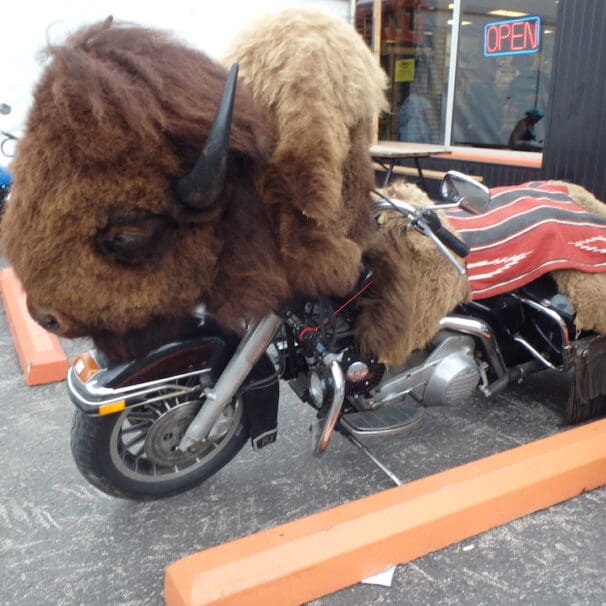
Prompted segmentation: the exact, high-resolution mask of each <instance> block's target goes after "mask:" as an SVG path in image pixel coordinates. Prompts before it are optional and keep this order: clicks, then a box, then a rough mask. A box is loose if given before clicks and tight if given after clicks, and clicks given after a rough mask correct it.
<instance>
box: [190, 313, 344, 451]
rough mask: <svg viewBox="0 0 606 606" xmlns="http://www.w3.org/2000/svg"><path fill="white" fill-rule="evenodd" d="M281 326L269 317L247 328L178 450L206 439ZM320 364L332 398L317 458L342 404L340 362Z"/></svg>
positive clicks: (326, 359)
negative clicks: (327, 376) (330, 385)
mask: <svg viewBox="0 0 606 606" xmlns="http://www.w3.org/2000/svg"><path fill="white" fill-rule="evenodd" d="M283 323H284V320H283V319H282V318H281V317H280V316H278V315H276V314H274V313H270V314H268V315H266V316H265V317H264V318H263V319H262V320H260V321H259V322H257V323H255V324H252V325H251V326H250V327H249V328H248V330H247V331H246V334H245V335H244V338H243V339H242V341H240V344H239V345H238V348H237V349H236V352H235V353H234V355H233V356H232V358H231V359H230V360H229V362H228V363H227V366H226V367H225V369H224V370H223V372H222V373H221V376H220V377H219V379H218V380H217V382H216V383H215V385H214V387H208V388H207V389H206V390H205V391H204V396H205V398H206V402H205V404H204V406H203V407H202V408H201V409H200V411H199V412H198V414H197V415H196V416H195V417H194V420H193V421H192V422H191V423H190V425H189V427H188V428H187V430H186V432H185V434H184V435H183V438H181V442H180V443H179V446H178V448H179V450H181V451H183V452H186V451H187V450H188V449H190V448H192V447H194V446H196V445H198V444H200V443H201V442H204V441H206V440H207V439H208V436H209V435H210V432H211V430H212V428H213V425H214V424H215V422H216V421H217V419H218V418H219V417H220V416H221V413H222V412H223V409H224V408H225V407H226V406H228V405H229V403H230V402H231V401H232V400H233V398H234V396H235V395H236V393H237V392H238V390H239V389H240V386H241V385H242V383H243V382H244V381H245V380H246V377H247V376H248V375H249V373H250V371H251V370H252V369H253V367H254V366H255V364H256V363H257V362H258V361H259V360H260V359H261V356H263V354H264V353H265V351H266V349H267V348H268V347H269V345H270V344H271V341H272V339H273V338H274V336H275V334H276V333H277V332H278V330H279V329H280V327H281V326H282V324H283ZM322 361H323V363H324V364H325V365H326V366H327V367H328V368H329V370H330V374H331V377H332V381H333V396H332V401H331V404H330V406H329V410H328V414H327V416H326V418H325V419H324V424H323V427H322V429H321V431H320V433H319V436H318V438H317V443H316V444H315V447H314V454H315V455H316V456H319V455H321V454H322V453H323V452H324V451H325V450H326V447H327V446H328V441H329V440H330V436H331V434H332V432H333V429H334V427H335V424H336V422H337V419H338V415H339V413H340V412H341V409H342V408H343V402H344V401H345V379H344V377H343V372H342V371H341V366H340V364H339V362H338V361H337V360H336V359H335V358H334V356H332V355H330V354H325V355H323V356H322Z"/></svg>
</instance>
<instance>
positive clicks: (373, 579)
mask: <svg viewBox="0 0 606 606" xmlns="http://www.w3.org/2000/svg"><path fill="white" fill-rule="evenodd" d="M395 571H396V567H395V566H390V567H389V568H386V569H385V570H384V571H383V572H379V573H377V574H373V575H372V576H370V577H366V578H365V579H362V580H361V581H360V583H367V584H368V585H383V586H384V587H391V582H392V580H393V573H394V572H395Z"/></svg>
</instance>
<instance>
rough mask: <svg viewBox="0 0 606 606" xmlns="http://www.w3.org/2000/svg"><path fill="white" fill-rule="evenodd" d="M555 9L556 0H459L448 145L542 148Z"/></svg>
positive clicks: (529, 149)
mask: <svg viewBox="0 0 606 606" xmlns="http://www.w3.org/2000/svg"><path fill="white" fill-rule="evenodd" d="M517 9H519V10H517ZM556 11H557V3H556V2H555V1H554V0H524V2H511V1H510V2H504V1H500V2H499V1H498V0H482V1H480V0H462V2H461V17H460V28H459V40H458V61H457V70H456V86H455V94H454V105H453V125H452V140H451V143H452V144H453V145H472V146H476V147H493V148H506V149H518V150H525V151H541V150H542V148H543V140H544V138H545V129H544V126H545V121H544V120H543V119H542V118H543V116H544V115H545V112H546V111H547V109H548V105H549V81H550V76H551V67H552V59H553V42H554V31H555V22H556Z"/></svg>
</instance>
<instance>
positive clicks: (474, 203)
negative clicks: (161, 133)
mask: <svg viewBox="0 0 606 606" xmlns="http://www.w3.org/2000/svg"><path fill="white" fill-rule="evenodd" d="M440 194H441V195H442V197H443V198H444V199H445V200H448V201H449V202H454V203H455V204H458V205H459V206H460V207H461V208H463V209H465V210H467V211H469V212H470V213H473V214H474V215H480V214H482V213H483V212H486V210H487V209H488V206H489V204H490V192H489V191H488V188H487V187H486V186H485V185H483V184H482V183H479V182H478V181H476V180H475V179H472V178H471V177H469V176H468V175H465V174H463V173H460V172H457V171H456V170H449V171H448V172H447V173H446V175H445V176H444V178H443V179H442V183H441V184H440Z"/></svg>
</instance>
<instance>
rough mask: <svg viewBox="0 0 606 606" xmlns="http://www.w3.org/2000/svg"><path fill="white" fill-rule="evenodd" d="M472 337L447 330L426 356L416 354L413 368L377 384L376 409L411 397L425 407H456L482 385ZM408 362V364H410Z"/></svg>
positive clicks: (402, 369) (397, 372) (406, 368)
mask: <svg viewBox="0 0 606 606" xmlns="http://www.w3.org/2000/svg"><path fill="white" fill-rule="evenodd" d="M474 353H475V342H474V339H473V337H470V336H468V335H461V334H456V333H452V332H447V331H444V332H442V333H440V334H439V335H438V338H437V339H436V341H435V343H434V345H433V349H432V350H431V352H430V353H429V355H427V353H425V354H423V352H421V351H419V352H417V355H413V357H412V358H411V360H412V359H414V360H415V361H414V362H413V365H412V366H410V365H408V366H407V367H405V368H401V369H394V371H393V372H392V373H391V374H390V375H389V376H387V377H385V378H384V379H383V380H382V381H381V382H380V383H379V384H378V385H377V388H376V390H375V392H374V395H373V406H381V405H384V404H388V403H390V402H393V401H395V400H399V399H401V398H404V397H405V396H406V395H410V396H412V397H413V398H414V399H415V400H416V401H417V402H419V403H423V404H425V405H426V406H441V405H449V404H456V403H459V402H462V401H464V400H466V399H467V398H469V397H470V396H471V395H472V394H473V393H474V392H475V390H476V387H477V386H478V383H479V382H480V378H481V375H480V368H479V366H478V362H477V361H476V359H475V355H474ZM411 360H409V362H410V361H411Z"/></svg>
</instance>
